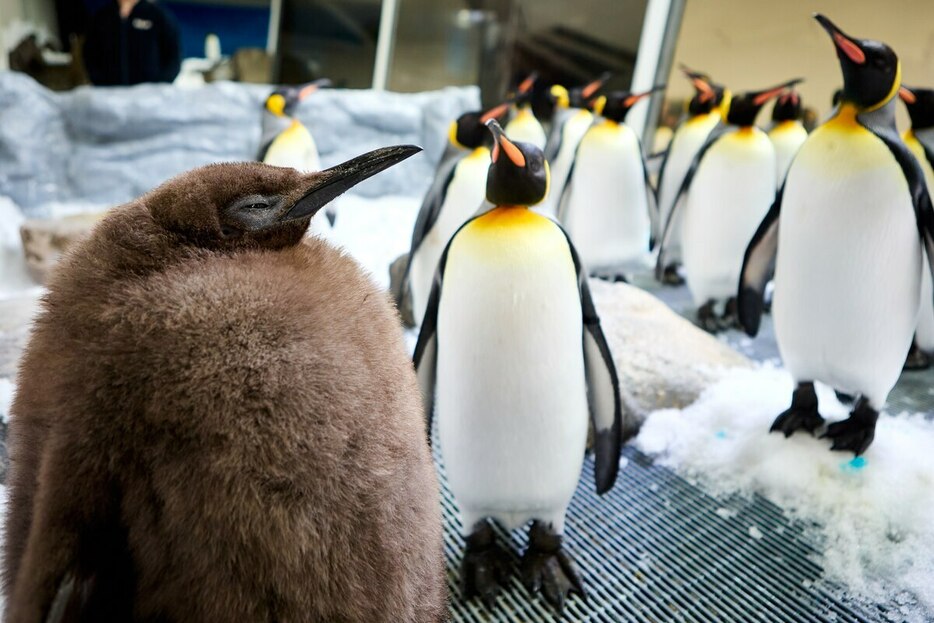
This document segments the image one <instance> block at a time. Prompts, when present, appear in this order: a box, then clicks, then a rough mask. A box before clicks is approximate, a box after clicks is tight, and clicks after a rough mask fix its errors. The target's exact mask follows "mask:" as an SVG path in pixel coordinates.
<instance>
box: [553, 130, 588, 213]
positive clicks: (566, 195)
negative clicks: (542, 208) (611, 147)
mask: <svg viewBox="0 0 934 623" xmlns="http://www.w3.org/2000/svg"><path fill="white" fill-rule="evenodd" d="M581 142H583V139H581ZM576 168H577V154H574V161H573V162H572V163H571V167H570V168H569V169H568V176H567V178H566V180H565V182H564V188H563V189H562V191H561V196H560V197H558V205H557V209H556V210H555V218H556V219H558V222H559V223H564V220H565V218H566V217H567V211H568V202H569V201H570V200H571V189H572V188H573V187H574V170H575V169H576Z"/></svg>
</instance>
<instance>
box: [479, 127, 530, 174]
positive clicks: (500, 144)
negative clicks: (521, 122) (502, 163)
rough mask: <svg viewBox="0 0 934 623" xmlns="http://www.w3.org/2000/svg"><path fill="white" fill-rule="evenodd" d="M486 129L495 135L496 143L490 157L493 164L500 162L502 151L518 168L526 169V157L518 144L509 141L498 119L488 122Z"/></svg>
mask: <svg viewBox="0 0 934 623" xmlns="http://www.w3.org/2000/svg"><path fill="white" fill-rule="evenodd" d="M486 127H488V128H489V129H490V132H492V133H493V138H494V139H495V141H496V143H495V144H494V145H493V153H492V154H491V155H490V158H491V159H492V160H493V162H496V161H497V160H499V154H500V150H502V151H503V153H505V154H506V157H507V158H509V160H510V162H512V163H513V164H514V165H516V166H517V167H524V166H525V156H524V155H522V152H521V151H520V150H519V148H518V147H516V144H515V143H513V142H512V141H510V140H509V138H508V137H507V136H506V132H504V131H503V128H502V127H500V125H499V122H497V121H496V119H490V120H489V121H487V122H486Z"/></svg>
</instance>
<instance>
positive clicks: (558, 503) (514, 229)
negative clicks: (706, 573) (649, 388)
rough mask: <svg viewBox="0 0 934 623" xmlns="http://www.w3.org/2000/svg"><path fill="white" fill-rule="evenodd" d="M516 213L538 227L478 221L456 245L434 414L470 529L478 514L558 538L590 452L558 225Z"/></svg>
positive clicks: (577, 334)
mask: <svg viewBox="0 0 934 623" xmlns="http://www.w3.org/2000/svg"><path fill="white" fill-rule="evenodd" d="M513 210H520V209H513ZM522 211H523V212H526V213H527V214H528V215H529V216H532V217H534V218H535V219H539V220H540V221H542V222H531V223H524V224H518V225H516V224H512V225H506V226H503V227H499V226H498V225H497V224H496V223H495V222H494V224H493V225H492V226H490V225H484V224H483V223H479V222H478V221H480V219H478V220H477V221H474V222H473V223H471V224H470V225H468V226H467V227H466V228H464V229H463V230H462V231H461V233H460V234H458V236H457V237H456V238H455V240H454V241H453V242H452V244H451V250H450V252H449V254H448V260H447V266H446V268H445V273H444V287H443V290H442V297H441V301H440V305H439V310H438V333H437V335H438V364H437V381H436V391H437V397H436V411H435V413H436V417H437V418H438V426H439V434H440V442H441V451H442V457H443V462H444V465H445V469H446V472H447V476H448V480H449V482H450V485H451V489H452V491H453V492H454V496H455V498H456V499H457V502H458V505H459V507H460V510H461V514H462V517H463V520H464V524H465V526H464V527H465V530H468V531H469V530H470V529H471V528H472V526H473V524H474V523H475V522H476V521H479V520H480V519H482V518H484V517H493V518H495V519H497V520H499V521H501V522H502V523H503V524H504V525H506V526H509V527H511V528H512V527H518V526H520V525H522V524H524V523H525V522H526V521H529V520H531V519H539V520H543V521H549V522H551V523H552V524H553V525H554V526H555V528H556V529H557V530H559V531H560V529H561V527H562V526H563V519H564V513H565V510H566V508H567V505H568V503H569V502H570V499H571V497H572V495H573V493H574V490H575V488H576V486H577V481H578V479H579V477H580V471H581V464H582V460H583V456H584V448H585V445H586V437H587V421H588V417H589V415H588V407H587V391H586V384H585V379H584V360H583V349H582V342H581V340H582V337H581V336H582V330H583V325H582V318H581V306H580V296H579V292H578V287H577V275H576V272H575V270H574V265H573V260H572V258H571V255H570V251H569V249H568V245H567V242H566V240H565V239H564V234H563V233H562V232H561V231H560V229H559V228H558V227H557V226H556V225H555V224H554V223H552V222H550V221H548V220H547V219H546V218H545V217H542V216H540V215H537V214H534V213H532V212H530V211H527V210H522ZM512 216H516V215H511V216H510V215H506V216H504V217H503V218H511V217H512ZM519 216H523V215H519ZM484 218H485V219H487V222H489V217H484ZM496 218H498V217H494V219H492V220H494V221H495V220H496ZM484 228H486V229H484ZM497 228H498V229H497Z"/></svg>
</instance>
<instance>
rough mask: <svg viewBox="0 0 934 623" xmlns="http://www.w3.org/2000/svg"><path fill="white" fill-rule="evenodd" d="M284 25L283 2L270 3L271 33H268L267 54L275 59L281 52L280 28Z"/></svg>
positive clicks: (276, 0)
mask: <svg viewBox="0 0 934 623" xmlns="http://www.w3.org/2000/svg"><path fill="white" fill-rule="evenodd" d="M281 23H282V0H272V1H271V2H270V3H269V31H268V32H267V33H266V54H268V55H269V56H270V57H273V58H275V56H276V53H278V51H279V26H280V25H281Z"/></svg>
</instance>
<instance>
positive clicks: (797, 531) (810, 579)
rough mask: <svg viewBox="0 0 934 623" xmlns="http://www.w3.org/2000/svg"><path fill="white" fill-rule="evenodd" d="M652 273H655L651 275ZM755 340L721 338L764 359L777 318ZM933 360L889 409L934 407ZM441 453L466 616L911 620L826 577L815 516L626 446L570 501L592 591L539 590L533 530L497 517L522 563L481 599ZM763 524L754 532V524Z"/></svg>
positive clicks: (460, 607) (450, 559)
mask: <svg viewBox="0 0 934 623" xmlns="http://www.w3.org/2000/svg"><path fill="white" fill-rule="evenodd" d="M647 281H650V280H647ZM636 285H639V286H642V287H644V288H645V289H647V290H650V291H653V293H654V294H656V295H658V296H660V298H662V299H663V300H665V302H666V303H668V304H669V305H670V306H671V307H672V308H673V309H675V311H677V312H679V313H681V314H682V315H685V316H686V317H689V318H690V317H692V314H693V310H692V306H691V301H690V298H689V297H688V295H687V292H686V289H685V288H684V287H681V288H665V289H661V288H660V287H659V286H657V285H655V286H654V287H653V284H652V283H642V280H641V279H637V283H636ZM764 321H765V322H764V323H763V331H762V333H761V334H760V336H759V337H758V338H757V339H756V340H749V339H748V338H746V337H745V336H744V335H743V334H741V333H739V332H738V331H730V332H727V333H725V334H723V335H722V336H721V339H723V340H725V341H726V342H728V343H730V344H731V345H732V346H734V347H735V348H737V350H740V351H741V352H743V353H744V354H746V355H747V356H749V357H751V358H753V359H757V360H774V359H775V358H777V356H778V351H777V347H776V345H775V339H774V335H773V333H772V330H771V318H770V317H767V318H765V319H764ZM932 387H934V370H928V371H924V372H911V373H906V374H904V375H903V377H902V379H901V380H900V381H899V384H898V386H897V387H896V389H895V390H894V391H893V392H892V395H891V396H890V398H889V406H888V408H887V411H889V412H890V413H898V412H900V411H912V412H917V411H925V412H927V413H928V414H929V416H932V414H934V392H932V390H931V389H930V388H932ZM434 452H435V461H436V464H437V465H438V470H439V474H440V478H441V485H442V505H443V509H444V521H445V554H446V557H447V566H448V583H449V585H450V588H451V616H452V618H453V620H454V621H457V622H461V621H463V622H470V623H478V622H492V621H497V622H499V621H502V622H524V623H525V622H534V621H581V622H584V621H587V622H590V621H607V622H623V621H625V622H629V621H633V622H639V623H667V622H669V621H671V622H674V621H685V622H704V623H709V622H713V621H725V622H746V621H768V622H773V621H774V622H782V623H798V622H818V621H820V622H824V621H827V622H830V621H833V622H837V623H845V622H846V623H848V622H856V621H860V622H862V621H902V620H904V616H903V615H902V614H901V613H900V611H899V607H900V605H899V604H896V603H890V604H873V605H871V606H867V605H865V604H862V603H857V602H856V601H855V600H854V599H852V598H851V597H848V595H847V593H846V590H845V588H844V587H841V586H836V585H833V584H831V583H829V582H827V581H825V580H823V579H822V575H823V574H822V570H821V568H820V566H819V564H818V563H817V562H815V558H816V555H817V554H819V552H820V550H819V547H818V544H817V543H816V542H814V538H815V537H814V536H813V535H814V533H813V532H811V531H808V530H806V529H807V528H808V527H809V526H807V525H803V524H801V523H800V522H791V521H790V520H789V519H788V518H786V517H785V515H783V513H782V510H781V508H779V507H778V506H776V505H774V504H772V503H771V502H769V501H768V500H766V499H765V498H762V497H759V496H757V497H754V498H752V499H749V498H744V497H740V496H736V497H734V498H730V499H727V500H724V499H720V498H717V499H715V498H713V497H711V496H709V495H707V494H706V493H705V492H704V491H703V490H701V489H700V488H698V487H696V486H694V485H693V484H691V483H690V482H688V481H687V480H685V479H683V478H681V477H680V476H678V475H677V474H675V473H674V472H672V471H671V470H669V469H667V468H665V467H661V466H658V465H654V464H653V462H652V459H651V458H650V457H648V456H646V455H644V454H642V453H641V452H639V451H638V450H636V449H634V448H632V447H627V448H626V449H625V451H624V456H625V459H624V463H625V467H624V468H623V469H621V470H620V476H619V480H618V481H617V484H616V487H615V488H614V489H613V490H612V491H610V492H609V493H608V494H606V495H605V496H602V497H600V496H597V495H596V494H595V493H594V491H593V460H592V458H590V457H588V458H587V459H586V460H585V463H584V469H583V473H582V474H581V480H580V484H579V485H578V488H577V492H576V493H575V496H574V499H573V500H572V502H571V507H570V509H569V511H568V517H567V529H566V540H565V543H566V547H567V549H568V552H569V553H570V554H571V556H572V557H573V558H574V560H575V561H576V562H577V565H578V568H579V569H580V572H581V574H582V576H583V578H584V581H585V583H586V586H587V590H588V594H589V597H588V599H587V600H586V601H582V600H581V599H579V598H577V597H573V598H571V599H570V600H569V601H568V602H567V604H566V605H565V609H564V613H563V616H560V617H559V616H558V615H557V614H556V613H555V611H554V610H552V609H551V607H550V606H549V605H548V604H547V603H546V602H545V601H544V600H543V599H541V598H539V597H533V596H532V595H530V594H529V593H528V591H526V589H525V587H523V586H522V584H521V582H520V581H519V576H518V561H519V555H520V554H521V552H522V551H523V550H524V548H525V544H526V534H525V532H524V531H522V530H517V531H514V532H512V533H509V532H506V531H504V530H502V529H500V528H499V527H497V528H496V530H497V534H498V536H499V538H500V539H501V543H502V544H504V545H506V544H509V545H510V546H511V548H510V549H511V550H512V553H513V570H512V571H513V574H512V576H511V579H510V583H509V585H508V586H506V587H504V588H503V589H502V590H501V592H500V595H499V597H498V599H497V604H496V608H495V610H493V611H490V610H487V609H486V608H485V606H483V604H482V602H481V601H480V600H479V599H472V600H470V601H466V602H465V601H464V600H463V599H461V596H460V593H459V590H458V578H459V566H460V562H461V558H462V555H463V546H464V543H463V538H462V537H461V535H460V530H461V525H460V519H459V516H458V512H457V505H456V502H455V500H454V498H453V495H452V494H451V491H450V489H448V486H447V482H446V480H445V476H444V466H443V464H442V462H441V459H440V456H439V451H438V445H437V444H435V446H434ZM753 535H755V536H753Z"/></svg>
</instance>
